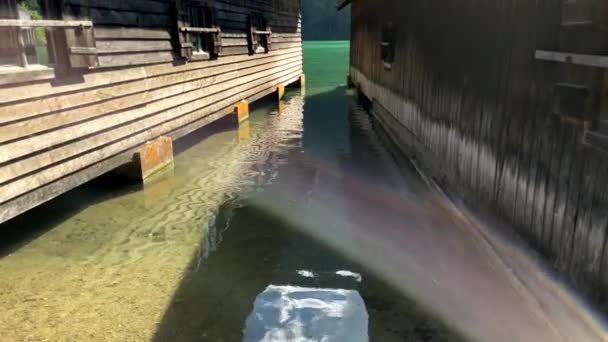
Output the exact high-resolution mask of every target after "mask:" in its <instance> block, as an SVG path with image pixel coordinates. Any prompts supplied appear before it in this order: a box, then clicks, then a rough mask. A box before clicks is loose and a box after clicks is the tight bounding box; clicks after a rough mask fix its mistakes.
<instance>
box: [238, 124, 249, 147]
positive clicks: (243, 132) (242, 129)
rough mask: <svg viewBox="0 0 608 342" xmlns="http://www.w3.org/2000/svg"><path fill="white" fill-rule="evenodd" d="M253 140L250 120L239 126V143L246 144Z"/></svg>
mask: <svg viewBox="0 0 608 342" xmlns="http://www.w3.org/2000/svg"><path fill="white" fill-rule="evenodd" d="M250 138H251V126H250V125H249V120H245V121H243V122H241V124H239V141H240V142H244V141H247V140H249V139H250Z"/></svg>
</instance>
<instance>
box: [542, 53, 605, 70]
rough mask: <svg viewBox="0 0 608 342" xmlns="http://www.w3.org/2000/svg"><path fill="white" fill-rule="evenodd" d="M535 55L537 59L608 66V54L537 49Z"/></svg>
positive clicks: (601, 66) (600, 66)
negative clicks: (584, 53) (585, 53)
mask: <svg viewBox="0 0 608 342" xmlns="http://www.w3.org/2000/svg"><path fill="white" fill-rule="evenodd" d="M534 57H535V58H536V59H539V60H544V61H551V62H561V63H572V64H577V65H586V66H591V67H598V68H608V56H599V55H583V54H577V53H568V52H558V51H545V50H536V53H535V55H534Z"/></svg>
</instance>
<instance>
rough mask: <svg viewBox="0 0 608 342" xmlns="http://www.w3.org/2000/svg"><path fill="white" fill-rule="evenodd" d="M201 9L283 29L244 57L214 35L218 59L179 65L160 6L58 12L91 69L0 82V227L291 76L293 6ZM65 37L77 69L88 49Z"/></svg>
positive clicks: (283, 2)
mask: <svg viewBox="0 0 608 342" xmlns="http://www.w3.org/2000/svg"><path fill="white" fill-rule="evenodd" d="M209 4H210V5H212V6H213V5H217V6H218V8H219V9H220V11H224V12H225V13H224V14H223V18H224V19H225V20H226V21H231V22H233V23H235V22H239V21H240V20H246V14H247V13H250V12H251V11H259V12H262V13H265V14H266V15H267V17H268V18H269V19H270V21H271V22H273V23H276V24H277V25H278V26H282V27H285V29H284V30H280V32H277V33H273V35H272V37H273V40H274V41H275V44H274V46H273V50H272V51H270V52H269V53H265V54H255V55H249V54H248V53H247V42H246V33H245V32H243V31H241V32H239V31H238V30H236V31H234V30H233V31H228V32H224V31H222V36H223V39H224V40H225V41H226V47H225V50H224V52H225V53H223V54H222V56H220V57H219V58H217V59H213V60H208V61H196V62H186V61H184V60H183V59H182V57H181V56H179V55H178V53H177V51H175V50H174V45H173V43H174V42H173V41H172V39H173V36H172V34H173V30H174V29H175V28H174V27H173V23H172V19H171V17H170V16H171V10H172V8H173V7H172V6H173V2H172V1H157V0H136V1H133V2H124V1H123V2H118V1H114V0H94V1H82V0H66V2H65V9H66V13H69V16H70V17H73V18H87V20H92V21H93V23H94V28H95V34H94V40H95V41H94V43H95V44H94V45H95V46H94V48H95V54H94V56H95V58H96V59H98V61H99V67H96V68H93V69H88V70H82V71H80V72H78V73H74V74H66V75H61V76H60V77H55V78H53V79H49V78H48V75H46V77H45V78H30V79H28V80H27V82H21V83H8V84H5V85H3V86H2V87H0V222H2V221H4V220H7V219H9V218H11V217H14V216H15V215H18V214H19V213H21V212H23V211H25V210H28V209H30V208H32V207H34V206H36V205H38V204H40V203H43V202H44V201H47V200H49V199H51V198H53V197H55V196H57V195H59V194H61V193H62V192H65V191H67V190H69V189H72V188H73V187H75V186H78V185H79V184H82V183H83V182H86V181H87V180H89V179H91V177H96V176H98V175H100V174H101V173H104V172H107V171H109V170H111V169H112V168H114V167H117V166H118V165H120V164H121V163H124V162H126V161H128V160H129V158H130V155H131V154H132V153H133V151H134V150H136V149H137V148H138V147H139V146H141V145H142V144H144V143H145V142H146V141H148V140H151V139H154V138H156V137H159V136H162V135H170V136H172V137H173V138H179V137H181V136H183V135H185V134H188V133H189V132H191V131H192V130H194V129H197V128H200V127H202V126H204V125H206V124H208V123H210V122H212V121H214V120H217V119H219V118H221V117H222V116H224V115H226V114H229V113H230V109H231V108H234V105H235V104H236V103H238V102H239V101H241V100H248V101H254V100H256V99H259V98H260V97H263V96H266V95H268V94H271V93H273V92H276V87H277V85H279V84H289V83H292V82H295V81H297V80H299V78H300V75H302V73H303V70H302V41H301V33H300V29H299V27H300V25H301V23H300V16H299V1H296V0H280V1H273V2H266V1H241V0H226V1H210V2H209ZM68 38H69V39H68V40H69V41H71V42H73V43H74V45H76V46H75V48H74V49H72V56H71V58H72V59H74V60H76V59H78V58H80V62H79V63H81V62H82V65H84V64H85V62H87V58H88V56H89V53H90V52H92V51H93V50H92V47H89V45H88V44H89V42H87V41H80V40H82V39H84V38H79V37H76V36H74V37H68ZM70 39H71V40H70ZM79 39H80V40H79ZM87 39H88V38H87Z"/></svg>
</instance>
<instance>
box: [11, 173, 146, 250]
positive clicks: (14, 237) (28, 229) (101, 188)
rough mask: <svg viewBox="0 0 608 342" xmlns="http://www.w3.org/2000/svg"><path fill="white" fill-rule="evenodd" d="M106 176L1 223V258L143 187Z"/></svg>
mask: <svg viewBox="0 0 608 342" xmlns="http://www.w3.org/2000/svg"><path fill="white" fill-rule="evenodd" d="M107 177H110V176H107V175H104V176H101V177H98V178H96V179H93V180H91V181H89V182H87V183H85V184H83V185H81V186H79V187H77V188H75V189H72V190H70V191H68V192H66V193H65V194H62V195H60V196H58V197H57V198H55V199H53V200H51V201H48V202H46V203H44V204H42V205H40V206H38V207H36V208H34V209H32V210H30V211H28V212H27V213H25V214H22V215H19V216H17V217H15V218H13V219H11V220H9V221H7V222H4V223H2V224H0V258H2V257H4V256H7V255H9V254H11V253H13V252H15V251H17V250H18V249H19V248H21V247H23V246H25V245H26V244H28V243H29V242H30V241H33V240H35V239H36V238H38V237H39V236H41V235H43V234H45V233H46V232H48V231H49V230H51V229H53V228H54V227H56V226H57V225H58V224H60V223H61V222H64V221H66V220H68V219H70V218H71V217H73V216H75V215H76V214H78V213H79V212H80V211H82V210H84V209H86V208H87V207H89V206H92V205H95V204H96V203H100V202H103V201H105V200H108V199H111V198H114V197H117V196H122V195H125V194H128V193H132V192H137V191H140V190H141V189H142V186H141V184H135V183H133V182H132V181H129V180H127V179H124V178H123V179H120V178H116V177H112V180H111V181H108V178H107Z"/></svg>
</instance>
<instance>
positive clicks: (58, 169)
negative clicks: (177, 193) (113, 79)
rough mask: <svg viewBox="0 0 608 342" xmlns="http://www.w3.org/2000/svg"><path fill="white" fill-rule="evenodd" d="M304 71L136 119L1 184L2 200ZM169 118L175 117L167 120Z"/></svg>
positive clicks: (292, 71)
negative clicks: (105, 141)
mask: <svg viewBox="0 0 608 342" xmlns="http://www.w3.org/2000/svg"><path fill="white" fill-rule="evenodd" d="M301 72H302V70H301V68H300V67H296V68H291V69H287V70H284V71H282V72H281V73H275V74H272V75H271V76H268V77H264V78H260V79H257V80H255V81H253V82H251V83H243V84H241V85H240V86H238V87H236V88H232V90H230V91H227V92H221V93H218V94H215V95H212V96H210V97H207V98H205V99H199V100H197V101H193V102H189V103H187V104H185V105H184V106H181V107H178V108H174V109H172V110H169V111H164V112H161V114H160V115H159V116H158V118H159V120H158V121H160V122H164V123H162V124H158V123H156V122H154V124H152V121H151V120H150V121H146V122H144V123H143V125H142V123H140V122H135V123H134V124H132V125H135V127H136V129H137V128H139V129H141V131H138V132H139V133H136V134H133V133H134V132H133V128H131V127H129V130H128V132H127V134H128V136H127V137H126V138H125V139H121V140H119V141H117V142H115V143H112V144H110V145H105V146H104V147H102V148H100V149H96V150H94V151H91V152H89V153H87V154H85V155H82V156H80V157H79V158H75V159H70V160H68V161H66V162H65V163H61V164H57V165H54V166H51V167H49V168H46V169H44V170H42V171H41V172H39V173H37V174H35V175H31V176H28V177H25V178H21V179H19V180H17V181H14V182H11V183H8V184H5V185H2V186H0V203H4V202H7V201H8V200H10V199H12V198H15V197H17V196H19V195H21V194H23V193H25V192H28V191H31V190H34V189H36V188H39V187H41V186H43V185H45V184H48V183H50V182H52V181H54V180H56V179H59V178H61V177H62V176H64V175H66V174H71V173H73V172H76V171H78V170H80V169H82V168H84V167H87V166H89V165H92V164H94V163H96V162H98V161H100V160H103V159H105V158H107V156H112V155H115V154H117V153H120V152H121V151H124V150H127V149H129V148H134V147H136V146H138V145H140V144H142V143H144V142H145V141H148V140H151V139H153V138H154V137H157V136H160V135H162V134H164V133H166V132H170V131H172V130H173V129H175V128H177V127H180V126H183V124H184V122H186V123H187V122H192V121H194V120H197V119H199V118H200V117H202V116H205V115H208V114H209V113H212V112H214V111H217V110H219V109H221V108H224V107H228V106H230V105H231V104H234V103H237V102H238V101H239V100H241V99H243V98H245V97H247V96H249V95H251V94H255V93H257V92H258V91H259V90H261V89H264V88H268V87H269V86H273V85H277V84H279V83H281V82H282V81H284V80H288V79H292V78H293V77H295V76H297V75H299V74H301ZM161 120H162V121H161ZM166 120H171V121H168V122H167V121H166ZM81 143H82V142H81Z"/></svg>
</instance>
